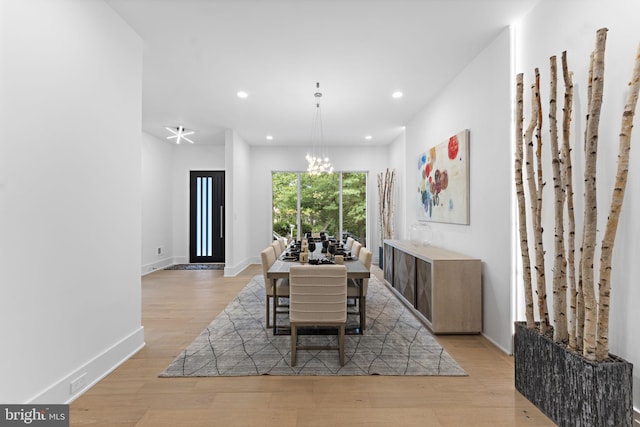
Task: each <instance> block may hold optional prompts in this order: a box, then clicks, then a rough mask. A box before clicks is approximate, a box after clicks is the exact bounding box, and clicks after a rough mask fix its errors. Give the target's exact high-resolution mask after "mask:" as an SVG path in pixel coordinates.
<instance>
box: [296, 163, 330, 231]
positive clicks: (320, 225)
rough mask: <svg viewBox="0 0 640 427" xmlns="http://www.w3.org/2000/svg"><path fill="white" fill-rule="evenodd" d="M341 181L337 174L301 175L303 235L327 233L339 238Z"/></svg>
mask: <svg viewBox="0 0 640 427" xmlns="http://www.w3.org/2000/svg"><path fill="white" fill-rule="evenodd" d="M339 179H340V177H339V175H338V174H337V173H331V174H322V175H309V174H301V175H300V219H301V222H302V233H308V232H311V233H319V232H321V231H326V232H327V234H329V235H330V236H337V234H338V233H339V232H340V193H339V191H340V187H339V185H338V184H339ZM337 237H339V236H337Z"/></svg>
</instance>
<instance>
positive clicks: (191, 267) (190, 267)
mask: <svg viewBox="0 0 640 427" xmlns="http://www.w3.org/2000/svg"><path fill="white" fill-rule="evenodd" d="M164 270H224V264H174V265H172V266H169V267H167V268H165V269H164Z"/></svg>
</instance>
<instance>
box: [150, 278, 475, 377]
mask: <svg viewBox="0 0 640 427" xmlns="http://www.w3.org/2000/svg"><path fill="white" fill-rule="evenodd" d="M348 317H349V319H348V324H347V327H353V326H356V325H357V321H358V316H356V315H350V316H348ZM286 324H288V319H287V316H286V315H281V316H279V318H278V325H286ZM290 339H291V337H290V336H287V335H285V336H282V335H279V336H274V335H273V330H272V329H267V328H266V324H265V287H264V280H263V278H262V276H255V277H253V279H252V280H251V281H250V282H249V284H247V286H245V287H244V288H243V289H242V290H241V291H240V293H239V294H238V296H237V297H236V298H235V299H234V300H233V301H232V302H231V303H230V304H229V305H228V306H227V307H226V308H225V309H224V311H223V312H222V313H221V314H220V315H219V316H218V317H216V318H215V319H214V320H213V322H211V324H209V326H208V327H207V328H206V329H205V330H204V331H203V332H202V333H201V334H200V335H199V336H198V337H197V338H196V339H195V341H194V342H193V343H191V344H190V345H189V347H187V348H186V349H185V350H184V351H183V352H182V353H181V354H180V355H179V356H178V357H176V359H175V360H174V361H173V362H172V363H171V364H170V365H169V367H168V368H167V369H166V370H165V371H164V372H162V373H161V374H160V376H161V377H209V376H247V375H446V376H460V375H467V374H466V372H465V371H464V370H463V369H462V368H461V367H460V366H459V365H458V364H457V363H456V361H455V360H453V358H452V357H451V356H450V355H449V354H448V353H447V352H446V351H445V350H444V349H443V348H442V346H440V344H438V342H437V341H436V339H435V338H434V337H433V336H432V335H431V333H430V332H429V331H428V330H427V329H426V328H425V326H424V325H423V324H422V323H421V322H420V321H419V320H418V319H416V317H415V316H414V315H413V314H412V313H411V312H409V311H408V310H407V309H406V307H405V306H404V304H402V303H401V302H400V301H399V300H398V299H397V298H396V297H395V296H394V295H393V294H392V293H391V291H390V290H389V289H388V288H387V287H386V286H385V285H384V284H383V283H381V282H380V281H379V280H377V279H376V278H375V277H372V278H371V279H369V290H368V293H367V328H366V330H365V332H364V334H363V335H347V336H346V338H345V364H344V366H342V367H341V366H340V363H339V361H338V352H337V351H328V350H298V355H297V363H296V366H294V367H292V366H291V365H290V346H291V340H290ZM299 340H300V341H299V342H300V344H302V345H304V344H306V345H327V344H329V345H335V343H336V340H337V337H336V336H335V335H306V336H305V335H303V336H299Z"/></svg>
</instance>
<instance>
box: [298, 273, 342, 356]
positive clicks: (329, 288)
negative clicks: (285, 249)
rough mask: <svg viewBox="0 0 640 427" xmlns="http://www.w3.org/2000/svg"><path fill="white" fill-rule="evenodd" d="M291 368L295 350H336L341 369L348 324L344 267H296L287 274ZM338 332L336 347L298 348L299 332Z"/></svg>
mask: <svg viewBox="0 0 640 427" xmlns="http://www.w3.org/2000/svg"><path fill="white" fill-rule="evenodd" d="M289 286H290V296H289V320H290V322H291V366H295V365H296V352H297V350H338V353H339V359H340V366H344V330H345V324H346V322H347V268H346V267H345V266H344V265H299V266H291V269H290V270H289ZM312 326H322V327H331V328H337V330H338V345H337V346H330V345H326V346H299V345H298V328H300V327H312Z"/></svg>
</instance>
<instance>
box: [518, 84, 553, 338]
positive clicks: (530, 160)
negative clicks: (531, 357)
mask: <svg viewBox="0 0 640 427" xmlns="http://www.w3.org/2000/svg"><path fill="white" fill-rule="evenodd" d="M539 97H540V93H539V91H538V90H537V88H536V85H535V84H534V85H532V86H531V119H530V121H529V125H528V127H527V130H526V132H525V136H524V139H525V141H524V143H525V145H526V163H525V165H526V170H527V185H528V188H529V200H530V204H531V206H530V207H531V221H532V223H533V230H534V232H533V234H534V240H535V248H536V249H535V252H534V253H535V257H536V258H535V262H536V294H537V296H538V316H539V320H540V331H541V332H543V333H544V332H546V330H547V327H548V326H549V309H548V308H547V291H546V286H545V282H544V269H542V270H541V269H540V268H539V257H544V253H539V251H538V249H539V245H538V237H539V236H540V238H541V237H542V233H538V226H539V222H538V202H539V200H540V197H539V196H538V189H537V188H536V173H535V169H534V163H535V160H534V154H533V132H534V130H535V128H536V124H537V122H538V118H539V114H538V111H539V109H538V99H539ZM540 191H542V189H540Z"/></svg>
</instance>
